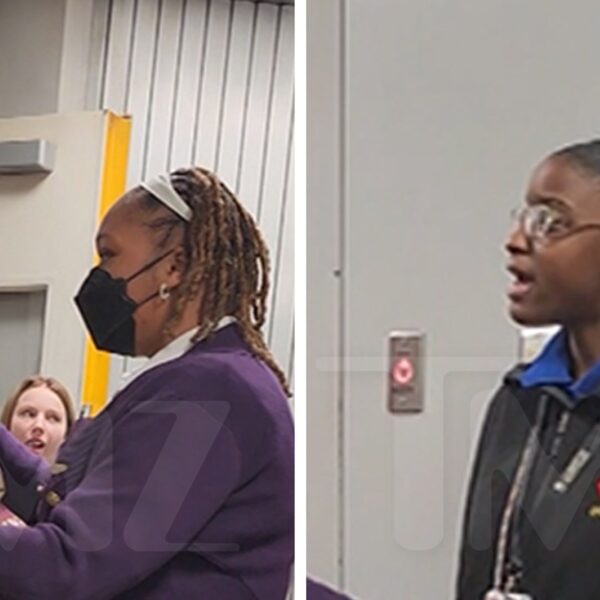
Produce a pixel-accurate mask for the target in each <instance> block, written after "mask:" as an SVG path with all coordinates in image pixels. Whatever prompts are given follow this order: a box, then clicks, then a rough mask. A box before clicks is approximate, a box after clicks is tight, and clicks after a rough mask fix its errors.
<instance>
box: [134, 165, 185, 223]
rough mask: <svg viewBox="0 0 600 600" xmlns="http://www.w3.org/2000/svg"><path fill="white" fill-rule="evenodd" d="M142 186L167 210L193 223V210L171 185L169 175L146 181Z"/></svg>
mask: <svg viewBox="0 0 600 600" xmlns="http://www.w3.org/2000/svg"><path fill="white" fill-rule="evenodd" d="M140 185H141V186H142V187H143V188H144V189H145V190H147V191H149V192H150V193H151V194H152V195H153V196H154V197H155V198H156V199H157V200H160V201H161V202H162V203H163V204H164V205H165V206H166V207H167V208H170V209H171V210H172V211H173V212H174V213H176V214H177V215H179V216H180V217H181V218H182V219H183V220H184V221H188V222H189V221H191V219H192V209H191V208H190V207H189V206H188V205H187V204H186V203H185V202H184V201H183V200H182V198H181V196H180V195H179V194H178V193H177V192H176V191H175V188H174V187H173V186H172V185H171V181H170V180H169V176H168V175H158V176H157V177H155V178H153V179H150V180H149V181H144V182H143V183H140Z"/></svg>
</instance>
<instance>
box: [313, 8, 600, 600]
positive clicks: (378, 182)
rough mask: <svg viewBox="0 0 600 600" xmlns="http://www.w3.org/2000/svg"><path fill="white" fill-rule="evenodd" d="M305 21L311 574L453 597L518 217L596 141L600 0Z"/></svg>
mask: <svg viewBox="0 0 600 600" xmlns="http://www.w3.org/2000/svg"><path fill="white" fill-rule="evenodd" d="M324 4H327V6H323V5H324ZM308 11H309V23H312V24H313V26H314V27H315V29H314V30H313V31H312V32H311V33H310V34H309V54H308V73H309V104H308V106H309V109H310V112H309V116H308V121H309V139H308V172H309V179H310V181H309V196H308V216H309V220H308V227H309V243H308V268H309V271H308V276H309V296H308V311H309V313H308V316H309V319H308V373H309V378H312V381H310V380H309V403H310V407H309V412H308V447H309V455H308V472H309V498H308V500H309V514H308V531H309V539H308V552H309V557H308V564H309V570H310V571H311V572H313V573H314V574H315V575H318V576H320V577H322V578H324V579H327V580H329V581H331V582H333V583H338V584H340V585H341V586H342V587H344V588H345V589H347V590H349V591H350V592H351V593H352V594H354V595H356V596H357V597H360V598H363V597H364V598H369V599H371V600H378V599H382V600H387V599H388V598H395V597H407V598H413V597H414V598H448V599H449V598H452V597H453V596H452V580H453V577H454V568H455V564H456V545H457V539H458V537H457V532H458V530H459V525H460V519H461V512H462V508H461V507H462V495H463V491H464V485H465V479H466V474H467V471H468V463H469V460H470V456H471V452H472V443H473V440H474V438H475V434H476V430H477V427H478V423H479V419H480V416H481V411H482V408H483V406H484V405H485V403H486V401H487V399H488V398H489V396H490V394H491V393H492V390H493V389H494V387H495V386H496V385H497V382H498V380H499V377H500V374H501V373H502V372H503V371H504V370H505V369H506V368H507V367H509V366H510V365H511V363H512V362H513V361H515V360H516V357H517V347H518V341H517V333H516V331H515V328H514V327H513V326H512V325H511V324H510V323H509V322H508V320H507V318H506V316H505V300H504V289H505V287H506V284H507V277H506V276H505V274H504V273H503V262H504V257H503V252H502V240H503V237H504V234H505V231H506V229H507V227H508V225H509V218H508V214H509V210H510V208H511V207H513V206H515V205H519V204H520V203H521V202H522V198H523V191H524V187H525V185H526V181H527V178H528V174H529V172H530V170H531V168H532V167H533V166H534V164H535V163H536V162H537V161H538V160H540V159H541V158H542V157H543V156H544V155H545V154H546V153H548V152H549V151H551V150H552V149H554V148H556V147H557V146H560V145H562V144H565V143H567V142H570V141H573V140H578V139H586V138H590V137H593V136H595V135H597V134H598V131H599V129H600V111H599V109H598V98H599V97H600V81H599V80H598V78H596V77H595V76H594V73H595V72H596V70H597V62H598V59H597V57H598V56H599V51H600V48H599V45H600V43H599V42H598V36H597V30H598V25H599V19H600V17H599V16H598V11H597V3H595V2H592V1H591V0H585V1H584V0H582V1H580V2H577V3H575V4H573V3H570V4H565V3H562V2H558V1H551V2H543V3H542V2H530V3H522V2H517V1H516V0H510V1H506V0H502V1H501V0H494V1H491V2H484V3H481V2H474V1H470V2H469V1H466V0H464V1H460V2H454V3H449V2H444V1H442V0H435V1H431V2H411V1H409V0H402V1H399V2H398V1H393V0H351V1H349V0H335V1H332V2H329V3H323V2H321V1H320V0H309V2H308ZM311 13H312V15H311ZM315 109H318V110H315ZM328 122H329V123H330V124H331V125H330V126H329V127H328V126H327V123H328ZM340 224H341V227H340ZM336 268H339V269H340V273H341V276H340V277H336V276H335V274H334V272H333V271H334V269H336ZM405 328H418V329H422V330H423V331H425V332H426V334H427V362H426V408H425V411H424V412H423V413H422V414H420V415H412V416H394V415H390V414H389V413H388V412H387V411H386V406H385V402H386V393H385V392H386V378H387V377H386V355H385V352H386V340H387V335H388V333H389V332H390V331H392V330H395V329H405ZM328 519H329V521H328Z"/></svg>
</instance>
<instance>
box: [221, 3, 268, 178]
mask: <svg viewBox="0 0 600 600" xmlns="http://www.w3.org/2000/svg"><path fill="white" fill-rule="evenodd" d="M233 7H234V12H233V24H232V30H231V44H230V50H229V61H228V68H227V80H226V82H225V85H224V87H223V100H222V104H221V111H220V119H219V120H220V123H219V138H218V145H217V162H216V164H215V170H216V171H217V172H218V173H219V176H220V177H221V179H223V181H226V182H227V184H228V185H229V186H230V187H233V186H234V184H235V179H236V175H237V169H238V165H239V163H240V154H241V139H242V134H243V128H244V115H245V111H244V108H245V103H246V99H247V90H248V75H249V61H250V59H251V56H252V50H253V40H254V33H255V31H256V16H257V15H258V7H257V6H256V5H252V4H250V3H248V2H234V4H233Z"/></svg>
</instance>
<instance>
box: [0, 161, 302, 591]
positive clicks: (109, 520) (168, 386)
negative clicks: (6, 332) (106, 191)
mask: <svg viewBox="0 0 600 600" xmlns="http://www.w3.org/2000/svg"><path fill="white" fill-rule="evenodd" d="M96 242H97V249H98V254H99V256H100V264H99V266H97V267H96V268H94V269H93V270H92V271H91V273H90V275H89V276H88V277H87V279H86V280H85V281H84V283H83V285H82V286H81V289H80V290H79V293H78V294H77V297H76V304H77V306H78V308H79V311H80V312H81V315H82V317H83V320H84V322H85V324H86V326H87V328H88V330H89V332H90V334H91V336H92V339H93V340H94V343H95V345H96V346H97V347H98V348H99V349H102V350H106V351H108V352H113V353H116V354H121V355H131V356H146V357H148V358H149V359H150V360H149V361H148V362H147V364H145V365H144V367H143V368H142V369H141V370H140V371H138V372H137V373H135V374H134V375H133V376H130V377H129V378H128V380H127V381H126V383H125V384H124V386H122V388H121V389H120V391H118V392H117V394H116V395H115V397H114V398H113V399H112V401H111V402H110V403H109V404H108V406H107V407H106V408H105V409H104V410H103V411H102V412H101V413H100V414H99V415H98V416H97V417H96V418H95V419H93V420H92V421H91V422H90V423H89V424H88V425H87V426H86V427H82V428H80V429H79V430H78V431H77V432H76V433H75V434H74V435H73V436H72V437H71V438H70V439H69V440H68V441H67V442H66V443H65V444H64V445H63V447H62V448H61V451H60V453H59V456H58V458H57V462H56V463H55V464H54V466H53V467H52V468H51V473H52V476H51V477H50V478H49V479H48V480H46V481H43V482H41V483H40V486H39V491H40V497H41V500H40V503H39V504H38V508H37V514H36V522H35V523H34V524H33V525H32V526H31V527H27V528H16V527H14V528H13V527H3V528H0V598H36V599H46V598H48V599H50V598H65V599H69V598H72V599H77V600H79V599H95V600H96V599H97V600H100V599H104V598H106V599H109V598H110V599H122V600H125V599H127V600H134V599H138V598H139V599H144V600H153V599H157V600H158V599H160V600H164V599H165V598H178V599H179V598H181V599H186V600H187V599H190V600H192V599H195V598H202V599H207V600H208V599H210V600H212V599H215V600H217V599H218V600H220V599H223V600H238V599H239V600H263V599H264V600H283V598H284V597H285V595H286V591H287V588H288V581H289V574H290V567H291V564H292V557H293V429H292V420H291V414H290V410H289V407H288V403H287V398H286V394H287V393H288V389H287V384H286V381H285V378H284V376H283V374H282V372H281V369H280V368H279V367H278V366H277V364H276V363H275V361H274V359H273V357H272V355H271V353H270V352H269V350H268V348H267V346H266V345H265V342H264V341H263V337H262V334H261V328H262V325H263V324H264V322H265V312H266V298H267V292H268V284H269V280H268V268H269V265H268V255H267V249H266V247H265V244H264V242H263V240H262V237H261V235H260V233H259V231H258V229H257V227H256V224H255V223H254V221H253V219H252V217H251V216H250V215H249V214H248V212H246V210H244V208H243V207H242V205H241V204H240V203H239V201H238V200H237V199H236V198H235V196H234V195H233V194H232V193H231V192H230V191H229V190H228V189H227V187H226V186H225V185H224V184H223V183H222V182H221V181H219V179H218V178H217V177H216V176H215V175H214V174H212V173H210V172H209V171H207V170H205V169H201V168H191V169H181V170H178V171H175V172H173V173H171V174H170V175H168V176H160V177H158V178H156V179H154V180H151V181H149V182H147V183H143V184H142V185H141V186H139V187H136V188H134V189H132V190H130V191H129V192H128V193H126V194H125V195H124V196H123V197H122V198H121V199H120V200H119V201H118V202H117V203H116V204H115V205H114V206H113V207H112V208H111V210H110V211H109V212H108V214H107V215H106V217H105V218H104V220H103V222H102V224H101V226H100V230H99V232H98V235H97V239H96ZM31 565H35V568H32V567H31Z"/></svg>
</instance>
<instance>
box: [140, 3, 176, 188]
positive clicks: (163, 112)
mask: <svg viewBox="0 0 600 600" xmlns="http://www.w3.org/2000/svg"><path fill="white" fill-rule="evenodd" d="M182 9H183V5H182V0H169V1H168V2H166V3H165V4H164V6H163V11H162V14H161V17H162V18H161V23H160V30H159V37H158V47H157V62H156V71H155V74H154V93H153V97H152V101H153V103H152V106H151V107H150V116H149V120H148V126H149V131H148V142H147V143H148V151H147V159H146V165H145V166H146V174H147V176H148V177H152V176H154V175H157V174H159V173H164V172H165V171H166V170H167V166H168V163H169V160H168V151H169V139H170V130H171V125H172V121H173V107H174V100H175V85H176V82H177V78H178V77H179V64H178V58H179V50H180V48H181V41H182V36H181V33H182V31H181V30H182V15H183V10H182Z"/></svg>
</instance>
